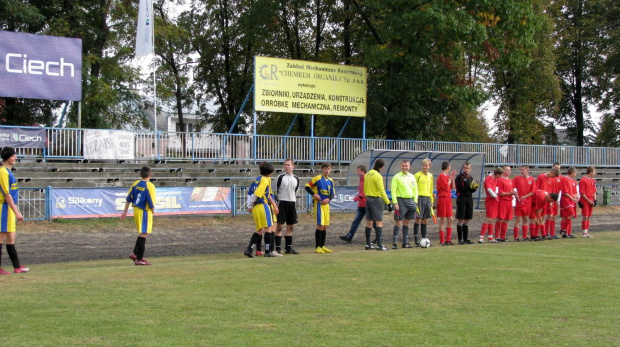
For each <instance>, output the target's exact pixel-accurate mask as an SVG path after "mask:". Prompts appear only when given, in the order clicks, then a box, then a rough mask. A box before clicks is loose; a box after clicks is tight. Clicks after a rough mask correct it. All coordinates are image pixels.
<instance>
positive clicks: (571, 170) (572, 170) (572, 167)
mask: <svg viewBox="0 0 620 347" xmlns="http://www.w3.org/2000/svg"><path fill="white" fill-rule="evenodd" d="M575 171H577V169H575V167H574V166H571V167H569V168H568V170H566V173H567V174H569V175H570V174H572V173H574V172H575Z"/></svg>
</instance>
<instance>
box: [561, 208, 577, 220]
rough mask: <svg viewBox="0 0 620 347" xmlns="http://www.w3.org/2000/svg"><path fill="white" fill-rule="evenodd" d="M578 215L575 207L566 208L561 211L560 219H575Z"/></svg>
mask: <svg viewBox="0 0 620 347" xmlns="http://www.w3.org/2000/svg"><path fill="white" fill-rule="evenodd" d="M576 215H577V213H576V211H575V206H569V207H564V208H561V209H560V217H562V218H566V217H575V216H576Z"/></svg>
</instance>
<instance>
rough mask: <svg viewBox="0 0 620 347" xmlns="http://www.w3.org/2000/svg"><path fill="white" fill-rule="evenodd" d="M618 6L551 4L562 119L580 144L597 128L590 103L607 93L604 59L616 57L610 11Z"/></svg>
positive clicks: (591, 1)
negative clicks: (592, 119) (560, 79)
mask: <svg viewBox="0 0 620 347" xmlns="http://www.w3.org/2000/svg"><path fill="white" fill-rule="evenodd" d="M617 6H618V5H617V4H615V2H614V1H610V0H588V1H586V0H564V1H553V2H552V5H551V10H552V15H553V17H554V18H555V20H556V31H555V40H556V55H557V57H558V60H557V67H556V69H557V74H558V75H559V76H560V77H561V78H562V83H561V86H562V92H563V95H562V102H561V104H560V114H561V115H560V119H559V121H560V124H561V125H565V126H567V127H568V134H569V137H571V138H572V139H574V140H575V143H576V145H577V146H583V145H585V144H586V143H588V142H589V140H588V138H587V137H586V131H593V130H594V124H593V123H592V121H591V120H590V113H589V106H595V105H596V104H597V103H598V102H600V101H601V100H602V98H603V95H605V94H606V93H607V92H608V88H609V83H605V80H606V79H608V77H609V75H608V74H607V72H606V69H605V60H606V57H612V56H614V52H613V51H611V50H610V49H613V47H614V45H613V44H611V45H610V44H608V43H609V42H608V39H607V38H608V37H609V33H608V32H607V29H608V27H607V23H608V13H609V12H608V11H609V10H610V9H614V8H616V9H617ZM612 12H613V11H612ZM616 47H617V46H616ZM601 87H603V89H601Z"/></svg>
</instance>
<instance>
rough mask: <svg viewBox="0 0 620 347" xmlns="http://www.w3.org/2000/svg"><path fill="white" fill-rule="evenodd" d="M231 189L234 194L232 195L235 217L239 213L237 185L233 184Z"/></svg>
mask: <svg viewBox="0 0 620 347" xmlns="http://www.w3.org/2000/svg"><path fill="white" fill-rule="evenodd" d="M230 190H232V194H231V196H230V199H231V205H232V216H233V217H235V216H236V215H237V185H236V184H233V185H232V186H231V187H230Z"/></svg>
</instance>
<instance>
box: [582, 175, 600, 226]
mask: <svg viewBox="0 0 620 347" xmlns="http://www.w3.org/2000/svg"><path fill="white" fill-rule="evenodd" d="M594 176H596V170H595V169H594V166H588V168H587V169H586V175H585V176H583V177H581V180H579V194H581V195H580V198H579V207H581V215H582V216H583V219H582V221H581V230H583V237H592V236H590V234H589V233H588V230H590V217H592V208H593V207H594V206H596V193H597V191H596V180H594Z"/></svg>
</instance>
